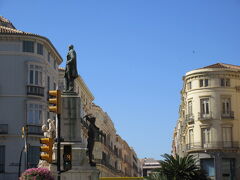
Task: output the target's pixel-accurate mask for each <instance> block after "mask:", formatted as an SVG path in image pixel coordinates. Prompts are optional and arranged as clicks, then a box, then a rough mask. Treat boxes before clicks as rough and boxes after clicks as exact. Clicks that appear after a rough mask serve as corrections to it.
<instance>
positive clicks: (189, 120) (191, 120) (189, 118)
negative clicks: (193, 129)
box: [186, 114, 194, 123]
mask: <svg viewBox="0 0 240 180" xmlns="http://www.w3.org/2000/svg"><path fill="white" fill-rule="evenodd" d="M186 121H187V123H194V115H193V114H187V115H186Z"/></svg>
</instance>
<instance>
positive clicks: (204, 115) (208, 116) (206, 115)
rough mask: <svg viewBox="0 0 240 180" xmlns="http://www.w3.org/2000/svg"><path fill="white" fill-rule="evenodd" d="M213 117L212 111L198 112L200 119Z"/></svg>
mask: <svg viewBox="0 0 240 180" xmlns="http://www.w3.org/2000/svg"><path fill="white" fill-rule="evenodd" d="M211 119H213V117H212V112H211V111H210V112H209V113H203V112H199V113H198V120H200V121H206V120H211Z"/></svg>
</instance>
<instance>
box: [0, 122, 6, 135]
mask: <svg viewBox="0 0 240 180" xmlns="http://www.w3.org/2000/svg"><path fill="white" fill-rule="evenodd" d="M0 134H8V124H0Z"/></svg>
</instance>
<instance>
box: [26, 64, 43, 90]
mask: <svg viewBox="0 0 240 180" xmlns="http://www.w3.org/2000/svg"><path fill="white" fill-rule="evenodd" d="M42 72H43V68H42V67H41V66H39V65H33V64H30V65H29V71H28V84H30V85H35V86H43V73H42Z"/></svg>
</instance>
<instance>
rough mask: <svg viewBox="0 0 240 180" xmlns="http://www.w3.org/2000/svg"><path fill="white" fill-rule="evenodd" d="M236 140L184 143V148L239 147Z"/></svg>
mask: <svg viewBox="0 0 240 180" xmlns="http://www.w3.org/2000/svg"><path fill="white" fill-rule="evenodd" d="M239 148H240V146H239V142H238V141H213V142H206V143H202V142H194V143H190V144H186V150H187V151H189V150H201V149H239Z"/></svg>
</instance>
